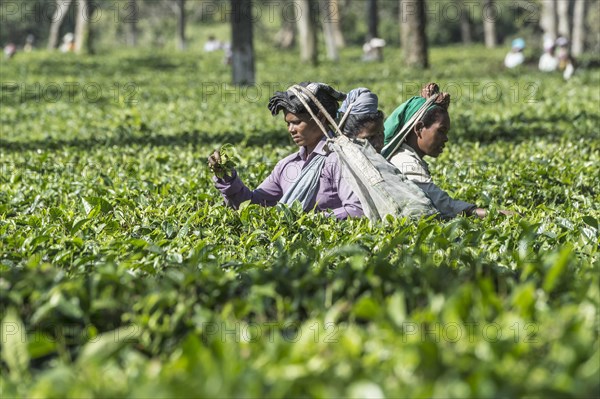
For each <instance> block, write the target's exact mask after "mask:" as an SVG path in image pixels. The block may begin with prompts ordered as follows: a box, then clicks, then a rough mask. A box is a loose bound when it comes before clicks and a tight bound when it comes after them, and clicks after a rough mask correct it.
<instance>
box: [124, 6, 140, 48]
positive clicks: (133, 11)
mask: <svg viewBox="0 0 600 399" xmlns="http://www.w3.org/2000/svg"><path fill="white" fill-rule="evenodd" d="M126 8H127V11H128V14H127V15H128V17H127V20H126V21H125V22H127V25H128V26H127V33H126V41H127V45H128V46H129V47H135V46H137V36H138V28H137V22H138V16H139V10H138V5H137V1H136V0H129V3H128V4H127V7H126Z"/></svg>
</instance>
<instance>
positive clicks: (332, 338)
mask: <svg viewBox="0 0 600 399" xmlns="http://www.w3.org/2000/svg"><path fill="white" fill-rule="evenodd" d="M386 51H387V53H386V57H387V58H386V62H385V63H382V64H365V63H361V62H360V61H359V58H360V49H348V50H345V52H343V53H342V57H343V59H344V62H343V63H342V64H331V63H328V62H325V61H323V62H322V63H321V64H320V65H319V66H316V67H313V66H307V65H301V64H299V63H298V62H297V55H296V54H295V53H280V54H275V53H273V52H272V51H267V50H260V51H259V54H258V64H257V71H258V77H257V79H258V82H257V84H256V85H255V86H253V87H250V88H243V89H240V88H233V87H230V86H228V85H227V84H226V83H223V82H229V80H230V70H229V68H228V67H227V66H225V65H223V64H222V62H221V55H220V54H208V55H206V54H201V53H199V52H193V51H190V52H189V53H186V54H171V53H166V52H165V53H162V52H152V53H151V52H143V51H139V50H138V51H128V52H116V53H114V54H111V55H109V56H96V57H77V56H75V55H73V56H71V55H62V54H45V53H32V54H18V55H17V56H16V58H14V59H13V60H10V61H6V60H2V61H1V64H0V67H1V75H2V76H1V80H2V82H1V84H2V86H1V89H2V92H1V96H2V106H1V107H2V109H1V112H0V126H1V129H2V130H1V136H0V168H1V173H0V268H1V269H0V270H1V276H0V301H1V302H0V308H1V310H2V315H1V319H2V331H1V337H2V341H1V345H2V347H1V348H2V357H1V359H2V362H1V376H0V383H1V389H2V391H1V392H2V397H4V398H8V397H23V398H25V397H26V398H32V397H56V398H58V397H78V398H79V397H98V398H100V397H266V396H268V397H279V398H289V397H444V398H450V397H456V398H464V397H480V398H482V397H488V398H492V397H577V398H580V397H598V396H599V395H600V347H599V341H598V332H599V324H600V317H599V313H598V309H599V305H600V288H599V265H600V262H599V254H598V250H599V238H598V224H599V221H600V173H599V172H598V171H599V165H600V140H599V131H600V129H599V127H600V111H599V105H600V91H599V87H600V72H599V70H598V69H589V70H580V71H578V73H577V74H576V75H575V76H574V77H573V78H572V79H571V80H570V81H568V82H565V81H563V79H562V77H561V76H560V75H547V74H542V73H540V72H538V71H537V70H536V68H535V65H533V64H531V65H527V66H525V67H523V68H522V69H521V70H519V71H506V70H504V69H503V67H502V59H503V56H504V54H503V50H502V49H499V50H497V51H492V52H490V51H489V50H485V49H483V48H482V47H474V48H468V49H465V48H462V47H455V48H446V49H435V48H434V49H432V53H431V57H432V60H431V61H432V65H433V66H432V68H431V69H429V70H427V71H419V70H412V69H406V68H404V67H402V62H401V59H400V54H399V51H397V50H393V49H389V51H388V49H386ZM396 53H398V54H396ZM534 63H535V61H534ZM303 80H317V81H325V82H330V83H332V84H333V85H334V86H335V87H336V88H338V89H340V90H343V91H348V90H350V89H351V88H353V87H357V86H366V87H369V88H371V89H372V90H373V91H374V92H376V93H378V94H379V96H380V108H381V109H382V110H383V111H384V112H385V113H386V114H389V113H391V112H392V111H393V109H394V108H395V107H396V106H397V105H398V104H400V102H402V101H404V100H406V99H408V98H409V97H410V96H412V95H415V94H417V93H418V89H419V87H420V86H421V85H422V84H424V83H426V82H429V81H436V82H438V83H439V84H440V86H441V87H442V89H443V90H446V91H449V92H450V93H451V94H452V96H453V102H452V105H451V107H450V115H451V119H452V128H451V131H450V135H449V137H450V142H449V144H448V145H447V147H446V151H445V152H444V153H443V155H441V156H440V157H439V158H438V159H436V160H431V162H430V165H431V169H432V173H433V175H434V179H435V180H436V181H437V183H438V184H439V185H440V186H441V187H443V188H444V189H446V190H447V191H449V192H450V193H451V194H452V195H454V196H456V197H459V198H461V199H464V200H466V201H470V202H474V203H477V204H479V205H480V206H485V207H488V208H489V209H490V214H489V216H488V217H487V218H486V219H483V220H478V219H473V218H462V217H461V218H457V219H454V220H451V221H447V222H442V221H438V220H434V219H423V220H417V221H411V220H388V221H387V223H380V224H377V223H370V222H369V221H368V220H365V219H355V220H347V221H337V220H332V219H328V218H326V217H324V216H322V215H318V214H302V213H301V212H299V211H298V209H295V208H291V209H273V208H271V209H265V208H260V207H257V206H253V205H250V206H246V207H243V208H242V209H241V210H239V211H235V210H231V209H227V208H225V207H223V203H222V199H221V197H220V194H219V193H218V192H217V191H216V190H215V189H214V187H213V185H212V182H211V180H210V171H209V170H208V168H207V167H206V157H207V156H208V154H209V153H210V152H211V150H212V149H214V148H215V147H217V146H218V145H220V144H222V143H226V142H229V143H233V144H235V146H236V148H237V150H238V152H239V154H240V158H241V165H240V167H239V171H240V174H241V175H242V177H243V178H244V180H245V181H246V183H247V184H248V185H249V186H252V187H254V186H256V185H257V184H259V183H260V182H261V181H262V180H263V179H264V178H265V177H266V176H267V175H268V174H269V172H270V170H271V169H272V167H273V166H274V164H275V163H276V162H277V161H278V160H279V159H281V158H282V157H284V156H285V155H287V154H289V153H291V152H293V151H295V147H294V145H293V143H292V142H291V140H290V139H289V138H288V134H287V132H286V129H285V124H284V122H283V120H282V118H281V116H279V117H277V118H272V117H271V116H270V114H269V112H268V110H267V108H266V104H267V102H268V98H269V96H270V95H271V94H272V92H273V91H275V90H282V89H285V88H286V87H287V86H289V85H290V84H291V83H294V82H298V81H303ZM498 209H511V210H515V211H518V212H520V213H521V214H522V216H521V217H517V216H511V217H504V216H502V215H500V214H499V213H498V212H497V210H498Z"/></svg>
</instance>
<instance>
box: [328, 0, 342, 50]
mask: <svg viewBox="0 0 600 399" xmlns="http://www.w3.org/2000/svg"><path fill="white" fill-rule="evenodd" d="M329 12H330V17H331V18H330V19H331V26H332V28H333V39H334V41H335V46H336V47H337V48H344V47H346V41H345V40H344V35H343V33H342V28H341V27H340V20H341V18H342V14H341V13H340V2H339V0H329Z"/></svg>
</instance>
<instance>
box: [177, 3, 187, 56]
mask: <svg viewBox="0 0 600 399" xmlns="http://www.w3.org/2000/svg"><path fill="white" fill-rule="evenodd" d="M185 47H186V43H185V0H177V49H179V50H181V51H183V50H185Z"/></svg>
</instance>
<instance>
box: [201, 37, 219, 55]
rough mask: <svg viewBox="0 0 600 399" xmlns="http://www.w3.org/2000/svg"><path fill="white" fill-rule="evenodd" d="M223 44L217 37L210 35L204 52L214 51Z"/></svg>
mask: <svg viewBox="0 0 600 399" xmlns="http://www.w3.org/2000/svg"><path fill="white" fill-rule="evenodd" d="M221 48H222V44H221V42H220V41H219V40H217V38H216V37H214V36H213V35H210V36H209V37H208V40H207V42H206V43H204V52H206V53H212V52H213V51H217V50H221Z"/></svg>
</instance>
